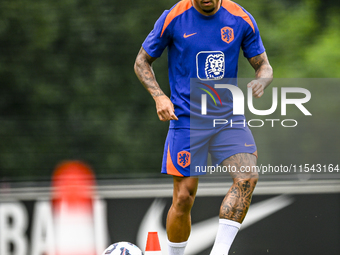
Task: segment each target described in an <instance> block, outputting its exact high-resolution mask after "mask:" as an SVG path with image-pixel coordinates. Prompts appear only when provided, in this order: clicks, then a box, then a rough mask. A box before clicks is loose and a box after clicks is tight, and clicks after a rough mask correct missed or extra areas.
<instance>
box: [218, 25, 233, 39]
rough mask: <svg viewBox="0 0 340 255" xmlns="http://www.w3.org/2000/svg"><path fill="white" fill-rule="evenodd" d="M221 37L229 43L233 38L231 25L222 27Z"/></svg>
mask: <svg viewBox="0 0 340 255" xmlns="http://www.w3.org/2000/svg"><path fill="white" fill-rule="evenodd" d="M221 37H222V40H223V41H224V42H226V43H231V42H232V41H233V40H234V29H232V28H231V27H224V28H222V29H221Z"/></svg>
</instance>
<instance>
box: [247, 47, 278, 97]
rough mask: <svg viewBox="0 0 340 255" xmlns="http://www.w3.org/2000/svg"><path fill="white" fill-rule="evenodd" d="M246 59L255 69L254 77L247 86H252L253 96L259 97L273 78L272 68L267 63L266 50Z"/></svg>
mask: <svg viewBox="0 0 340 255" xmlns="http://www.w3.org/2000/svg"><path fill="white" fill-rule="evenodd" d="M248 61H249V63H250V64H251V66H252V67H253V68H254V69H255V74H256V79H255V80H253V81H251V82H250V83H249V84H248V88H252V89H253V96H254V97H256V98H259V97H261V96H262V95H263V94H264V89H265V88H266V87H268V86H269V84H270V83H271V82H272V80H273V68H272V67H271V66H270V64H269V61H268V57H267V54H266V52H263V53H262V54H260V55H257V56H255V57H252V58H249V59H248Z"/></svg>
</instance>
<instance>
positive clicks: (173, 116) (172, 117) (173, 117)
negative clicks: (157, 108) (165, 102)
mask: <svg viewBox="0 0 340 255" xmlns="http://www.w3.org/2000/svg"><path fill="white" fill-rule="evenodd" d="M170 119H171V120H178V118H177V116H176V115H175V113H172V114H171V115H170Z"/></svg>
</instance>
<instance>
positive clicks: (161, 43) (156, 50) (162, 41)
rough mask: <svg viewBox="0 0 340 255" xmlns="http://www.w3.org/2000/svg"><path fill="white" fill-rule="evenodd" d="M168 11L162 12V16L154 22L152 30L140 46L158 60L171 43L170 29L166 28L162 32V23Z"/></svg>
mask: <svg viewBox="0 0 340 255" xmlns="http://www.w3.org/2000/svg"><path fill="white" fill-rule="evenodd" d="M168 13H169V11H168V10H167V11H164V12H163V14H162V15H161V16H160V17H159V19H158V20H157V21H156V23H155V26H154V28H153V30H152V31H151V32H150V34H149V35H148V36H147V37H146V39H145V41H144V42H143V44H142V46H143V48H144V50H145V51H146V52H147V53H148V54H149V55H150V56H151V57H154V58H158V57H160V56H161V55H162V53H163V51H164V49H165V48H166V47H167V46H168V45H169V43H170V41H171V36H170V31H169V30H170V28H169V27H167V28H166V29H165V30H164V31H163V26H164V22H165V19H166V16H167V15H168Z"/></svg>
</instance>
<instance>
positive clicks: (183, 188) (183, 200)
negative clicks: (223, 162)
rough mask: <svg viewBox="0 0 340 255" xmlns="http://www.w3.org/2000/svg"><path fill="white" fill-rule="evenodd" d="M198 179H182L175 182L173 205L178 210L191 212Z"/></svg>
mask: <svg viewBox="0 0 340 255" xmlns="http://www.w3.org/2000/svg"><path fill="white" fill-rule="evenodd" d="M197 184H198V183H197V180H195V179H194V180H189V179H187V180H180V181H179V182H178V181H175V182H174V194H173V200H172V206H173V207H174V208H175V209H176V210H177V211H178V212H189V211H190V210H191V208H192V206H193V204H194V201H195V196H196V191H197Z"/></svg>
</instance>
